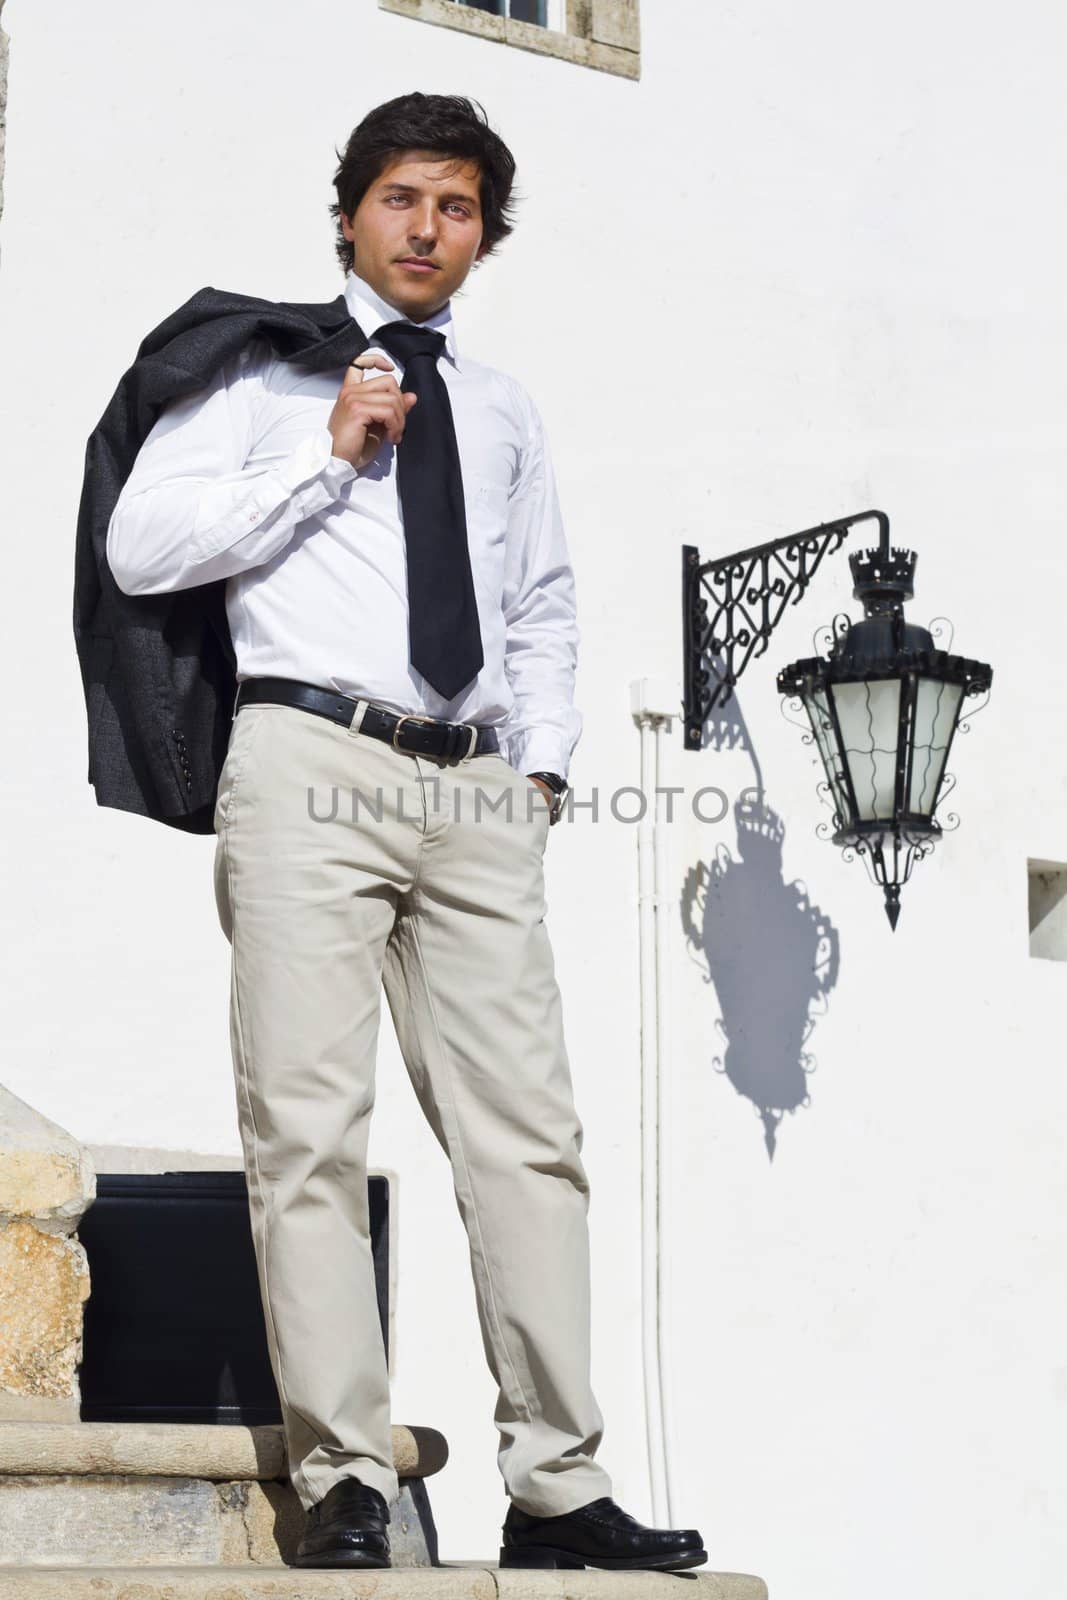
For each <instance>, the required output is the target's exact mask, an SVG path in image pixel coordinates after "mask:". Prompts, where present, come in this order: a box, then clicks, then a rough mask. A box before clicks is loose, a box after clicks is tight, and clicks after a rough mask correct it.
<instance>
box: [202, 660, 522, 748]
mask: <svg viewBox="0 0 1067 1600" xmlns="http://www.w3.org/2000/svg"><path fill="white" fill-rule="evenodd" d="M261 701H269V702H270V703H271V704H272V705H277V704H279V703H280V704H282V705H286V706H298V707H299V708H300V709H301V710H302V711H313V712H314V713H315V715H316V716H317V717H329V719H330V721H331V722H339V723H340V724H341V725H342V727H345V728H348V727H351V726H352V718H353V717H354V715H355V712H356V705H357V703H358V702H357V701H355V700H353V699H351V698H350V696H348V695H345V694H335V693H334V692H333V691H332V690H330V689H323V688H322V687H321V686H320V685H319V684H317V683H302V682H301V681H300V680H299V679H298V678H245V679H244V681H243V682H242V683H240V684H239V685H238V689H237V699H236V701H235V702H234V708H233V709H234V715H235V716H236V714H237V713H238V712H239V711H240V709H241V707H242V706H251V705H256V704H258V703H259V702H261ZM356 726H357V728H358V730H359V732H360V733H369V734H370V736H371V738H372V739H384V740H385V741H386V743H387V744H391V745H392V747H393V749H394V750H406V751H407V752H408V754H409V755H418V756H433V757H434V758H435V759H436V760H438V761H444V762H445V763H446V765H448V766H455V765H457V763H458V762H460V761H462V760H463V759H464V757H466V756H468V755H475V756H480V755H484V754H485V753H486V751H489V750H499V748H500V741H499V739H498V738H497V732H496V729H495V728H479V727H477V725H476V724H475V723H473V722H442V721H441V719H440V718H439V717H424V716H415V715H413V714H411V713H405V714H404V715H403V716H401V715H400V714H399V713H397V712H396V711H387V710H386V709H385V707H384V706H376V705H373V704H370V703H366V704H365V707H364V711H363V718H362V721H361V722H359V723H357V724H356ZM472 734H473V735H474V736H475V737H474V742H473V746H472V743H471V736H472Z"/></svg>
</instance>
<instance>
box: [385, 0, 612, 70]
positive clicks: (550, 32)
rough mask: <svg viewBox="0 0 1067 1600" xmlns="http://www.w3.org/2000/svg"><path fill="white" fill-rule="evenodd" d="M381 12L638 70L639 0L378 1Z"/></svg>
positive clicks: (592, 63)
mask: <svg viewBox="0 0 1067 1600" xmlns="http://www.w3.org/2000/svg"><path fill="white" fill-rule="evenodd" d="M378 5H379V7H380V8H381V10H383V11H392V12H394V13H395V14H396V15H397V16H399V17H409V18H411V19H412V20H414V21H416V22H433V23H436V24H437V25H438V26H439V27H442V28H456V29H458V30H459V31H460V32H462V33H473V34H476V35H477V36H478V37H479V38H481V39H492V40H495V41H496V43H498V44H513V45H518V47H519V49H520V50H533V51H536V52H537V53H538V54H539V55H548V56H556V57H558V58H559V59H560V60H563V61H572V62H575V63H577V64H578V65H579V66H583V67H595V68H596V69H598V70H599V71H601V72H614V73H616V74H618V75H619V76H620V77H624V78H638V77H640V75H641V47H640V36H639V28H638V16H637V6H638V0H378Z"/></svg>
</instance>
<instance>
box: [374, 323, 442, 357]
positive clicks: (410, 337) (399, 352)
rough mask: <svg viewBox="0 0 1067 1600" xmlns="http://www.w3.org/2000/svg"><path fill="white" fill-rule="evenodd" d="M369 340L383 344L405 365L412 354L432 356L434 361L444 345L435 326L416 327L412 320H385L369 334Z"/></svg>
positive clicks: (440, 334)
mask: <svg viewBox="0 0 1067 1600" xmlns="http://www.w3.org/2000/svg"><path fill="white" fill-rule="evenodd" d="M370 342H371V343H372V344H380V345H384V346H385V348H386V350H388V352H389V354H390V355H391V356H396V358H397V360H398V361H399V362H401V363H402V364H403V365H404V366H405V367H406V366H407V364H408V362H409V361H410V360H411V359H412V357H413V356H432V357H433V359H434V360H435V361H436V360H437V358H438V356H439V355H440V354H441V351H442V350H443V349H444V347H445V336H444V334H443V333H438V332H437V330H436V329H435V328H420V327H417V326H416V324H415V323H414V322H387V323H385V325H384V326H383V327H381V328H377V329H376V330H375V331H374V333H373V334H371V341H370Z"/></svg>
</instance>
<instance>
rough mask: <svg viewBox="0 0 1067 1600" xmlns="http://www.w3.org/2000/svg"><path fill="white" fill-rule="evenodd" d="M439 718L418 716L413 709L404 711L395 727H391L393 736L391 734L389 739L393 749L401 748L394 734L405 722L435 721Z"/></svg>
mask: <svg viewBox="0 0 1067 1600" xmlns="http://www.w3.org/2000/svg"><path fill="white" fill-rule="evenodd" d="M439 720H440V719H439V718H438V717H420V716H418V715H416V713H415V712H414V711H405V713H404V715H403V716H402V717H401V718H400V720H399V722H398V723H397V725H396V727H395V728H394V729H393V736H392V740H391V743H392V746H393V749H394V750H399V749H401V748H402V746H400V745H398V744H397V742H396V736H397V734H398V733H399V732H400V729H401V728H402V726H403V725H404V723H405V722H437V721H439Z"/></svg>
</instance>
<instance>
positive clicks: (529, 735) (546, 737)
mask: <svg viewBox="0 0 1067 1600" xmlns="http://www.w3.org/2000/svg"><path fill="white" fill-rule="evenodd" d="M507 746H508V752H507V753H508V760H509V761H510V762H511V765H512V766H513V767H514V768H515V769H516V771H518V772H521V773H524V774H529V773H531V772H558V773H559V775H560V777H561V778H566V776H567V768H568V766H569V765H570V750H569V749H568V748H567V746H566V744H565V743H564V741H563V740H562V739H561V738H560V736H559V734H558V733H556V732H555V731H554V730H553V729H552V728H530V729H529V730H528V731H527V732H525V733H514V734H512V735H511V737H510V738H509V739H508V741H507Z"/></svg>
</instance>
